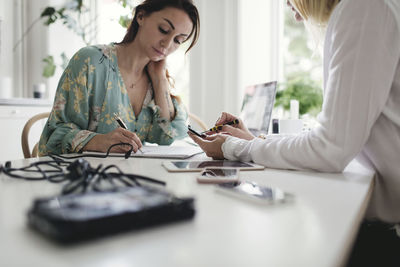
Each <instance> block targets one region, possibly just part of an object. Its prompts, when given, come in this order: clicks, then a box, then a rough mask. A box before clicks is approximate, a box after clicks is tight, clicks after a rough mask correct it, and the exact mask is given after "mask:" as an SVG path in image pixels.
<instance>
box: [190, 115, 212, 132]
mask: <svg viewBox="0 0 400 267" xmlns="http://www.w3.org/2000/svg"><path fill="white" fill-rule="evenodd" d="M188 117H189V120H191V121H193V122H195V123H197V124H198V125H199V126H200V128H201V129H202V130H203V131H206V130H208V128H207V125H206V124H205V123H204V122H203V121H202V120H201V119H200V118H199V117H198V116H196V115H194V114H193V113H190V112H188Z"/></svg>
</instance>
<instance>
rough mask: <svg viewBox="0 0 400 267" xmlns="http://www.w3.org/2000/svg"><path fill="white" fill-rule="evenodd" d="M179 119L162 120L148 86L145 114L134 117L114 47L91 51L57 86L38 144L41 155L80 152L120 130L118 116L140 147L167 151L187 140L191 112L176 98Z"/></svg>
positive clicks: (80, 54) (75, 62) (77, 57)
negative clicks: (154, 146) (147, 144)
mask: <svg viewBox="0 0 400 267" xmlns="http://www.w3.org/2000/svg"><path fill="white" fill-rule="evenodd" d="M172 102H173V104H174V107H175V117H174V119H173V120H172V121H168V120H166V119H165V118H161V117H160V107H159V106H157V105H156V104H155V102H154V92H153V88H152V86H151V83H149V86H148V90H147V94H146V97H145V100H144V102H143V106H142V110H141V112H140V113H139V115H138V116H137V117H136V116H135V114H134V112H133V108H132V105H131V102H130V99H129V96H128V92H127V90H126V87H125V84H124V82H123V79H122V75H121V73H120V71H119V68H118V62H117V55H116V49H115V45H114V44H110V45H98V46H88V47H85V48H82V49H81V50H79V51H78V52H77V53H76V54H75V55H74V56H73V58H72V59H71V61H70V62H69V65H68V67H67V68H66V69H65V71H64V73H63V75H62V76H61V79H60V82H59V84H58V88H57V92H56V95H55V100H54V105H53V109H52V111H51V113H50V116H49V118H48V121H47V123H46V125H45V128H44V130H43V132H42V135H41V138H40V141H39V154H40V155H46V154H48V153H53V154H65V153H75V152H80V151H81V150H82V148H83V147H84V146H85V145H86V144H87V143H88V142H89V141H90V140H91V139H92V138H93V137H94V136H95V135H96V134H105V133H109V132H111V131H113V130H114V129H115V128H117V127H119V126H118V124H117V123H116V121H115V120H114V114H118V115H119V116H120V117H121V119H122V120H123V121H124V122H125V124H126V125H127V127H128V129H129V130H130V131H132V132H135V133H136V134H137V136H138V137H139V138H140V140H141V141H142V142H150V143H157V144H160V145H169V144H171V143H172V142H173V141H174V140H175V139H180V138H183V137H185V136H186V132H187V128H186V121H187V112H186V109H185V107H184V105H183V104H182V103H180V102H179V101H177V99H175V98H172Z"/></svg>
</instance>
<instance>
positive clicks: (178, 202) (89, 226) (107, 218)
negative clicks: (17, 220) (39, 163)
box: [28, 186, 195, 243]
mask: <svg viewBox="0 0 400 267" xmlns="http://www.w3.org/2000/svg"><path fill="white" fill-rule="evenodd" d="M194 214H195V209H194V199H193V198H178V197H175V196H174V195H173V194H171V193H169V192H167V191H165V190H161V189H157V188H153V187H145V186H137V187H133V188H122V189H120V190H118V191H102V192H89V193H84V194H73V195H62V196H55V197H50V198H40V199H36V200H35V201H34V203H33V206H32V207H31V209H30V210H29V212H28V222H29V225H30V226H31V227H32V228H33V229H35V230H37V231H38V232H41V233H42V234H44V235H46V236H48V237H50V238H52V239H54V240H56V241H59V242H61V243H72V242H77V241H81V240H88V239H92V238H98V237H102V236H105V235H111V234H114V233H119V232H123V231H128V230H134V229H142V228H144V227H147V226H154V225H157V224H163V223H171V222H174V221H181V220H186V219H190V218H192V217H193V216H194Z"/></svg>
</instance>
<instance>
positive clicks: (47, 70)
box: [42, 56, 56, 78]
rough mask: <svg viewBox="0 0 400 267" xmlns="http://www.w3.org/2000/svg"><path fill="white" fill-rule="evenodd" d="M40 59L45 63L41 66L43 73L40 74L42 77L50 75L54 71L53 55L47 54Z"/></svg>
mask: <svg viewBox="0 0 400 267" xmlns="http://www.w3.org/2000/svg"><path fill="white" fill-rule="evenodd" d="M42 61H43V62H44V63H46V64H45V65H44V67H43V74H42V75H43V77H45V78H50V77H52V76H53V75H54V73H55V72H56V65H55V64H54V58H53V56H47V57H45V58H44V59H43V60H42Z"/></svg>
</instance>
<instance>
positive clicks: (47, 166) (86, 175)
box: [0, 143, 165, 195]
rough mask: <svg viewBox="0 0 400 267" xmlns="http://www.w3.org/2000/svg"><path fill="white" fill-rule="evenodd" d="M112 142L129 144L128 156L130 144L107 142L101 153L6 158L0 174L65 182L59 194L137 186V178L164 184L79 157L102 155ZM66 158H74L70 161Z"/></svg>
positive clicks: (0, 167) (31, 179) (107, 154)
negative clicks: (22, 160)
mask: <svg viewBox="0 0 400 267" xmlns="http://www.w3.org/2000/svg"><path fill="white" fill-rule="evenodd" d="M116 145H129V146H131V149H130V150H129V151H128V152H127V153H126V154H125V158H128V157H129V156H130V154H131V153H132V151H133V147H132V145H131V144H128V143H119V144H114V145H112V146H110V148H109V149H108V150H107V153H106V154H105V155H98V154H83V155H78V156H70V157H69V156H68V157H67V156H60V155H54V154H49V156H50V157H51V158H52V160H44V161H38V162H34V163H31V164H29V165H28V166H25V167H21V168H13V167H12V166H11V162H10V161H7V162H6V163H5V165H4V166H3V165H0V174H1V173H4V174H6V175H8V176H9V177H12V178H15V179H23V180H28V181H41V180H47V181H49V182H52V183H62V182H65V185H64V186H63V187H62V190H61V194H63V195H66V194H72V193H85V192H87V191H96V192H99V191H106V190H107V191H110V190H118V189H120V188H121V187H134V186H141V184H140V182H139V181H138V180H142V181H146V182H151V183H155V184H159V185H165V182H163V181H160V180H156V179H153V178H150V177H146V176H142V175H137V174H128V173H124V172H123V171H121V169H120V168H119V167H118V166H116V165H108V166H104V167H103V165H102V164H100V165H99V166H98V167H97V168H93V167H91V166H90V164H89V162H88V161H87V160H85V159H83V157H101V158H106V157H108V156H109V152H110V150H111V148H112V147H114V146H116ZM77 158H78V159H77ZM66 159H76V160H75V161H72V162H71V161H67V160H66ZM65 169H66V171H65Z"/></svg>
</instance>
